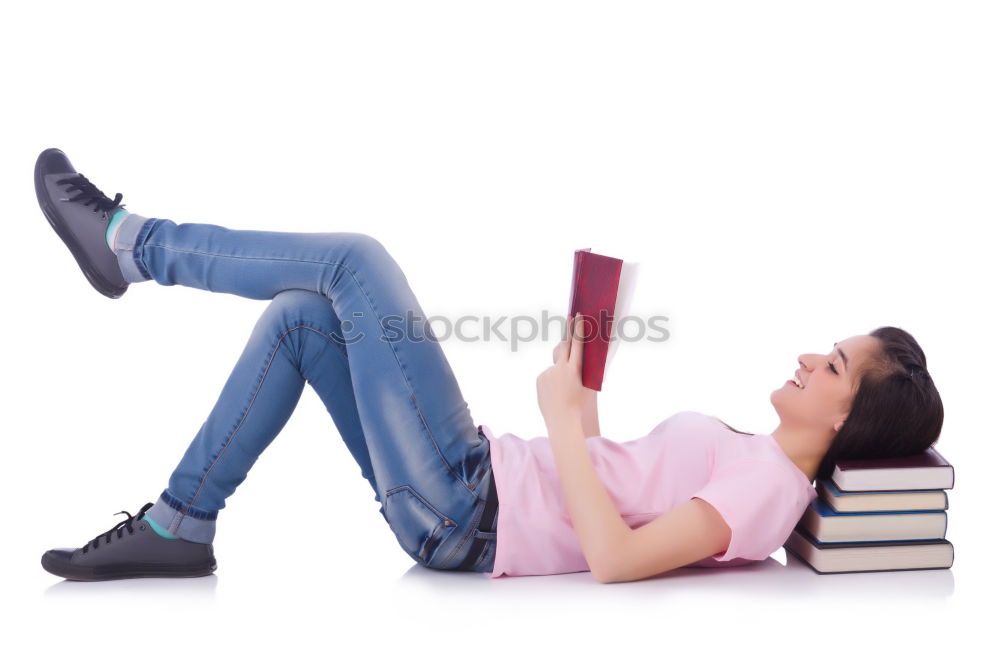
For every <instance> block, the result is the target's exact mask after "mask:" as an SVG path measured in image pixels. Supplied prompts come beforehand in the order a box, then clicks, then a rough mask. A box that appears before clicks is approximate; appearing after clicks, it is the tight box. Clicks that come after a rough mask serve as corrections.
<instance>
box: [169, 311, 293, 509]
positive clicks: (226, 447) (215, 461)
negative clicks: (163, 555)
mask: <svg viewBox="0 0 1000 662" xmlns="http://www.w3.org/2000/svg"><path fill="white" fill-rule="evenodd" d="M295 328H299V327H293V328H286V329H285V330H283V331H282V332H281V334H280V335H279V336H278V339H277V340H276V341H275V342H274V344H273V345H272V346H271V350H270V353H269V354H268V357H267V366H266V367H265V368H264V373H263V374H262V375H261V376H260V380H259V381H258V382H257V386H256V388H255V389H254V392H253V396H252V397H251V398H250V403H249V404H248V405H247V408H246V411H244V412H243V416H242V417H240V420H239V422H238V423H237V424H236V427H235V428H234V429H233V431H232V432H231V433H230V434H229V437H228V438H227V439H226V441H225V442H223V444H222V449H221V450H220V451H219V453H218V454H217V455H216V456H215V457H214V458H213V459H212V464H210V465H209V466H208V468H207V469H205V471H204V473H203V474H202V477H201V481H200V482H199V483H198V488H197V489H196V490H195V493H194V496H192V497H191V500H190V502H189V503H188V504H187V506H194V502H195V501H196V500H197V499H198V495H199V494H201V490H202V488H204V487H205V481H206V480H207V479H208V476H209V474H211V473H212V469H214V468H215V465H216V464H218V462H219V458H221V457H222V456H223V455H224V454H225V452H226V451H227V450H229V447H230V446H231V445H232V441H233V439H235V438H236V434H237V433H238V432H239V431H240V429H241V428H242V427H243V423H244V422H245V421H246V419H247V417H248V416H249V415H250V411H251V410H252V409H253V406H254V404H255V402H256V400H257V396H258V395H259V394H260V390H261V388H262V387H263V386H264V381H265V380H266V379H267V376H268V374H269V373H270V371H271V364H272V363H274V357H275V355H276V354H277V353H278V347H280V346H281V343H282V342H284V340H285V336H287V335H288V334H289V332H291V331H292V330H293V329H295Z"/></svg>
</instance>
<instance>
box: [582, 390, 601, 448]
mask: <svg viewBox="0 0 1000 662" xmlns="http://www.w3.org/2000/svg"><path fill="white" fill-rule="evenodd" d="M580 422H581V423H582V424H583V436H585V437H594V436H599V435H600V434H601V422H600V421H599V420H598V419H597V391H595V390H593V389H589V388H586V387H584V389H583V412H582V414H581V415H580Z"/></svg>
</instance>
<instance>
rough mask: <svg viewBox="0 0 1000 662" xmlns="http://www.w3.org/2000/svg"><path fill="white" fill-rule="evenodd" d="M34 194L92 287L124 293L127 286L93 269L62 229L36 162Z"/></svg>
mask: <svg viewBox="0 0 1000 662" xmlns="http://www.w3.org/2000/svg"><path fill="white" fill-rule="evenodd" d="M39 160H41V157H39ZM66 176H67V177H69V176H70V175H69V174H68V173H67V175H66ZM35 196H36V197H37V198H38V205H39V206H40V207H41V208H42V213H43V214H45V218H46V220H48V222H49V225H51V226H52V229H53V230H55V231H56V234H57V235H59V238H60V239H62V241H63V243H64V244H66V245H67V246H68V247H69V250H70V252H71V253H72V254H73V258H74V259H75V260H76V263H77V265H78V266H79V267H80V270H81V271H82V272H83V275H84V276H86V277H87V280H88V281H89V282H90V284H91V285H92V286H93V287H94V289H95V290H97V291H98V292H100V293H101V294H103V295H104V296H106V297H108V298H110V299H118V298H119V297H121V295H123V294H125V292H126V290H128V286H127V285H126V286H125V287H119V286H116V285H112V284H111V283H109V282H108V281H107V279H105V278H104V276H102V275H101V274H100V273H99V272H97V271H94V270H93V269H92V268H91V266H90V260H88V259H87V254H86V252H85V251H84V250H83V248H82V247H81V246H80V245H79V244H77V243H76V240H75V239H74V238H73V237H72V235H70V234H69V233H67V232H64V231H63V229H62V224H61V223H60V222H59V216H58V215H57V214H56V211H55V209H53V208H52V207H51V206H50V205H49V201H48V194H47V192H46V190H45V182H44V180H43V177H42V174H41V171H40V169H39V168H38V166H37V164H36V166H35Z"/></svg>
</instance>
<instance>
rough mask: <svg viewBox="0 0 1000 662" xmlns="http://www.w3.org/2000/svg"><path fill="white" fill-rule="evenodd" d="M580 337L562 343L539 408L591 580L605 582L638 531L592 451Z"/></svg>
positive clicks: (542, 385) (541, 384)
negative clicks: (587, 431) (585, 422)
mask: <svg viewBox="0 0 1000 662" xmlns="http://www.w3.org/2000/svg"><path fill="white" fill-rule="evenodd" d="M580 337H581V336H580V334H578V333H577V334H573V337H572V342H569V343H565V342H564V343H560V347H562V348H563V350H562V351H561V352H560V351H557V352H555V355H554V357H553V358H554V360H555V363H554V365H552V366H551V367H550V368H548V369H547V370H545V371H544V372H542V373H541V374H540V375H539V376H538V379H537V381H536V387H537V390H538V407H539V409H540V410H541V412H542V416H543V417H544V419H545V426H546V427H547V428H548V432H549V444H550V446H551V447H552V454H553V456H554V458H555V462H556V468H557V471H558V473H559V482H560V484H561V485H562V491H563V496H565V498H566V505H567V509H568V510H569V515H570V520H571V521H572V523H573V529H574V530H575V532H576V536H577V539H578V540H579V541H580V547H581V549H582V550H583V555H584V557H585V558H586V559H587V565H588V566H589V567H590V572H591V574H592V575H593V576H594V578H595V579H597V580H598V581H600V582H605V581H609V580H611V579H612V578H614V577H617V575H618V570H617V567H618V564H617V555H618V554H619V551H620V550H621V549H622V548H623V547H624V546H625V544H626V539H627V538H628V536H629V535H630V534H631V533H632V529H631V528H630V527H629V526H628V524H626V523H625V520H623V519H622V517H621V515H620V514H619V513H618V509H617V508H616V507H615V504H614V502H613V501H612V500H611V496H610V495H609V494H608V490H607V488H606V487H604V484H603V483H602V482H601V480H600V477H599V476H598V475H597V470H596V469H595V468H594V463H593V461H592V460H591V459H590V451H589V450H588V448H587V444H586V435H585V434H584V427H583V418H584V400H585V398H587V397H593V396H588V395H586V394H585V392H586V391H590V389H588V388H586V387H584V386H583V384H582V383H581V378H580V373H581V371H580V366H581V363H582V361H581V358H582V350H583V341H582V340H581V339H580ZM592 393H595V395H596V392H593V391H592ZM594 412H595V413H596V408H595V409H594ZM595 420H596V417H595Z"/></svg>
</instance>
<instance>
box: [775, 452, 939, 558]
mask: <svg viewBox="0 0 1000 662" xmlns="http://www.w3.org/2000/svg"><path fill="white" fill-rule="evenodd" d="M954 486H955V470H954V468H953V467H952V466H951V464H949V463H948V462H947V461H946V460H945V459H944V457H942V456H941V454H940V453H938V452H937V449H935V448H934V446H933V445H932V446H931V447H930V448H928V449H927V450H926V451H925V452H923V453H921V454H920V455H912V456H908V457H897V458H892V459H883V460H843V461H841V462H838V463H837V465H836V466H835V468H834V470H833V473H832V475H831V477H830V480H820V481H818V483H817V484H816V491H817V497H816V498H815V499H814V500H813V502H812V503H811V504H809V507H808V508H807V509H806V511H805V513H803V515H802V518H801V519H800V520H799V522H798V524H796V526H795V529H794V530H793V531H792V534H791V535H790V536H789V537H788V540H786V541H785V544H784V547H785V549H786V550H787V551H788V552H791V553H792V554H793V555H795V556H796V557H798V558H799V559H801V560H802V561H803V562H804V563H806V564H807V565H809V566H811V567H812V569H813V570H815V571H816V572H818V573H822V574H826V573H837V572H877V571H885V570H929V569H939V568H950V567H951V565H952V563H953V562H954V560H955V549H954V547H953V546H952V544H951V543H950V542H949V541H948V540H946V539H945V533H946V531H947V529H948V513H947V510H948V495H947V493H945V490H950V489H952V488H953V487H954Z"/></svg>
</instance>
